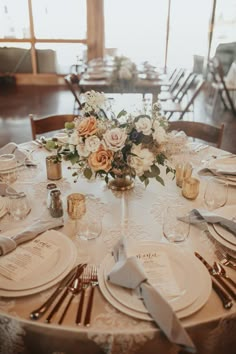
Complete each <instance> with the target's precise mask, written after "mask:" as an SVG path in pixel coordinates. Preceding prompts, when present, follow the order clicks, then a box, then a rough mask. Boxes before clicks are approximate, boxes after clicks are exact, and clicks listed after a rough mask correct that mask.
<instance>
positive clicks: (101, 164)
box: [88, 145, 113, 172]
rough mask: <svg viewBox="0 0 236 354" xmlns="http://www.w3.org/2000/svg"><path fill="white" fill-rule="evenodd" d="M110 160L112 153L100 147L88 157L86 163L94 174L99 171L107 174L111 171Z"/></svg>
mask: <svg viewBox="0 0 236 354" xmlns="http://www.w3.org/2000/svg"><path fill="white" fill-rule="evenodd" d="M112 160H113V153H112V151H110V150H105V149H104V147H103V146H102V145H101V146H100V148H99V149H98V150H97V151H95V152H93V153H92V154H91V155H90V156H89V158H88V163H89V166H90V167H91V169H92V170H93V171H95V172H97V171H100V170H102V171H106V172H108V171H109V170H110V169H111V163H112Z"/></svg>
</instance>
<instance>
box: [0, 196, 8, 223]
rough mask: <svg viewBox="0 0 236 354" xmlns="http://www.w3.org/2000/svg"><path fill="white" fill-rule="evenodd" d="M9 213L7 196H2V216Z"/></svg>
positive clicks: (0, 204) (0, 210)
mask: <svg viewBox="0 0 236 354" xmlns="http://www.w3.org/2000/svg"><path fill="white" fill-rule="evenodd" d="M6 213H7V198H4V197H1V196H0V218H1V217H3V216H4V215H5V214H6Z"/></svg>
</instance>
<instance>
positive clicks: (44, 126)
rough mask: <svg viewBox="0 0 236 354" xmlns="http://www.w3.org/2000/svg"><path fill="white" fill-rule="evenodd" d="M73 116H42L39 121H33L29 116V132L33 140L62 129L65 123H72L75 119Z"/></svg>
mask: <svg viewBox="0 0 236 354" xmlns="http://www.w3.org/2000/svg"><path fill="white" fill-rule="evenodd" d="M75 117H76V115H74V114H59V115H50V116H44V117H42V118H40V119H35V117H34V115H33V114H30V115H29V118H30V124H31V131H32V137H33V139H36V136H37V135H40V134H43V133H48V132H51V131H56V130H60V129H63V128H64V127H65V123H66V122H72V121H73V120H74V119H75Z"/></svg>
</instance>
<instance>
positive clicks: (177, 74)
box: [160, 68, 185, 91]
mask: <svg viewBox="0 0 236 354" xmlns="http://www.w3.org/2000/svg"><path fill="white" fill-rule="evenodd" d="M184 73H185V70H184V69H183V68H180V69H176V70H175V71H174V72H173V74H172V75H171V76H170V78H169V79H163V80H161V81H160V85H161V90H162V91H168V90H169V89H170V88H171V89H172V90H174V89H175V88H176V87H177V85H178V83H179V81H180V79H181V78H182V76H183V75H184Z"/></svg>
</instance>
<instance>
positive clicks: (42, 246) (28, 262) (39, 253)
mask: <svg viewBox="0 0 236 354" xmlns="http://www.w3.org/2000/svg"><path fill="white" fill-rule="evenodd" d="M57 250H58V246H56V245H54V244H53V243H51V242H48V241H44V240H40V238H36V239H34V240H32V241H30V242H27V243H25V244H23V245H21V246H18V247H17V248H16V249H15V250H14V251H13V252H11V253H9V254H7V255H5V256H4V257H1V259H0V274H1V275H2V276H4V277H5V278H8V279H10V280H13V281H19V280H21V279H23V278H25V277H26V276H27V275H28V274H30V273H32V272H34V270H35V269H37V268H38V267H40V265H41V264H42V263H43V262H45V261H47V260H48V259H50V257H51V256H52V254H53V253H54V252H56V251H57Z"/></svg>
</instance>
